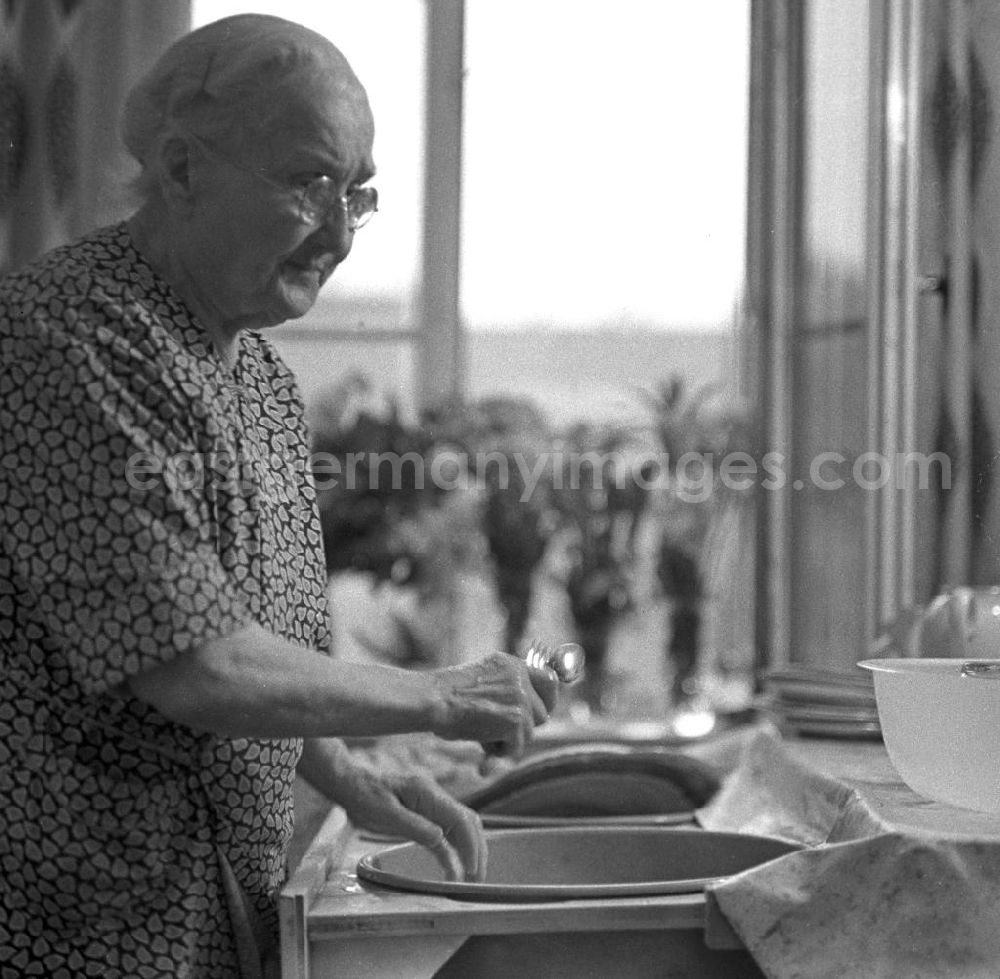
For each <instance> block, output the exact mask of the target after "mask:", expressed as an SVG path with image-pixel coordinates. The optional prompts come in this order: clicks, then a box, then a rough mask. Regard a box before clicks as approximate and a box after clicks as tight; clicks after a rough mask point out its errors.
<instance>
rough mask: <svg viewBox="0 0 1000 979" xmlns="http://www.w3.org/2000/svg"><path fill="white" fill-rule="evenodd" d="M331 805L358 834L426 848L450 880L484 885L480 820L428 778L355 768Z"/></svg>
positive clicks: (342, 780)
mask: <svg viewBox="0 0 1000 979" xmlns="http://www.w3.org/2000/svg"><path fill="white" fill-rule="evenodd" d="M335 801H336V802H337V803H338V804H339V805H340V806H342V807H343V809H344V811H345V812H346V813H347V816H348V818H349V819H350V820H351V822H352V823H353V824H354V825H355V826H357V827H358V828H359V829H366V830H369V831H370V832H373V833H379V834H384V835H387V836H402V837H405V838H407V839H410V840H413V841H414V842H415V843H419V844H420V845H421V846H424V847H426V848H427V849H428V850H430V851H431V853H433V854H434V857H435V858H436V859H437V861H438V862H439V863H440V864H441V866H442V867H443V868H444V871H445V873H446V874H447V875H448V879H449V880H461V879H464V880H470V881H482V880H483V879H485V877H486V838H485V836H484V834H483V825H482V822H481V821H480V819H479V815H478V814H477V813H475V812H473V811H472V810H471V809H469V808H468V807H467V806H463V805H462V804H461V803H460V802H458V801H457V800H456V799H454V798H453V797H452V796H450V795H448V793H447V792H445V791H444V790H443V789H442V788H441V787H440V786H439V785H438V784H437V783H436V782H435V781H434V779H432V778H431V777H430V776H428V775H377V774H375V773H374V772H370V771H368V770H367V769H364V768H361V767H358V768H355V769H354V770H353V771H352V772H351V773H350V775H349V777H346V778H343V777H342V778H340V779H338V784H337V788H336V798H335Z"/></svg>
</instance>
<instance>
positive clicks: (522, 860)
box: [358, 826, 800, 901]
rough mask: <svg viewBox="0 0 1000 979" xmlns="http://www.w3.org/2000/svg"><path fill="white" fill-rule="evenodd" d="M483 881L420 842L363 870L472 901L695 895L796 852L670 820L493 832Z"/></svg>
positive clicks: (374, 857) (371, 857) (375, 877)
mask: <svg viewBox="0 0 1000 979" xmlns="http://www.w3.org/2000/svg"><path fill="white" fill-rule="evenodd" d="M487 841H488V845H489V865H488V871H487V878H486V880H485V881H483V882H478V883H477V882H467V881H449V880H445V879H444V874H443V871H442V870H441V867H440V866H439V865H438V863H437V861H436V860H435V859H434V857H433V856H432V855H431V854H430V853H428V852H427V850H425V849H424V848H423V847H420V846H417V845H416V844H415V843H405V844H402V845H400V846H393V847H389V848H388V849H386V850H382V851H380V852H378V853H371V854H368V855H367V856H365V857H363V858H362V859H361V860H360V861H359V863H358V876H359V877H362V878H364V879H365V880H369V881H372V882H374V883H377V884H384V885H387V886H389V887H396V888H401V889H403V890H408V891H420V892H424V893H430V894H443V895H448V896H452V897H461V898H467V899H472V900H476V899H479V900H496V901H539V900H563V899H570V898H597V897H631V896H640V895H647V894H691V893H698V892H699V891H702V890H704V888H705V886H706V885H707V884H709V883H711V882H712V881H714V880H717V879H718V878H720V877H726V876H730V875H732V874H736V873H739V872H740V871H742V870H747V869H749V868H750V867H754V866H757V865H758V864H762V863H766V862H767V861H769V860H773V859H775V858H776V857H780V856H784V855H785V854H786V853H791V852H792V851H794V850H798V849H799V848H800V847H799V846H798V845H797V844H794V843H788V842H785V841H783V840H777V839H773V838H771V837H766V836H752V835H748V834H743V833H715V832H709V831H708V830H701V829H687V828H684V829H680V828H674V827H665V826H629V827H623V826H588V827H576V826H573V827H561V828H549V827H546V828H531V829H517V830H493V831H490V832H488V833H487Z"/></svg>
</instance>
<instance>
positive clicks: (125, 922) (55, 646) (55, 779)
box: [0, 225, 329, 979]
mask: <svg viewBox="0 0 1000 979" xmlns="http://www.w3.org/2000/svg"><path fill="white" fill-rule="evenodd" d="M302 415H303V413H302V405H301V401H300V398H299V396H298V393H297V390H296V388H295V384H294V381H293V378H292V376H291V374H290V373H289V372H288V370H287V368H285V367H284V365H283V364H282V363H281V362H280V360H279V358H278V357H277V355H276V354H275V352H274V351H273V348H272V347H271V346H270V345H269V344H268V342H267V341H266V340H264V339H263V338H262V337H260V336H258V335H256V334H253V333H245V334H243V335H242V337H241V347H240V353H239V360H238V363H237V365H236V368H235V370H234V371H233V372H231V373H230V372H227V371H226V370H225V368H224V367H223V366H222V364H221V363H220V361H219V360H218V358H217V357H216V355H215V353H214V350H213V348H212V346H211V343H210V341H209V339H208V337H207V335H206V334H205V332H204V330H203V329H202V327H201V326H200V325H199V324H198V322H197V321H196V320H195V318H194V317H193V316H192V314H191V313H190V312H189V311H188V310H187V309H186V308H185V307H184V305H183V304H182V303H181V302H180V300H179V299H178V298H177V296H176V295H175V294H174V293H173V292H172V291H171V289H170V288H169V286H167V285H166V283H164V282H163V281H162V280H161V279H160V278H159V277H158V276H157V275H156V274H155V272H154V271H153V270H152V269H151V268H150V266H149V265H148V264H147V263H146V262H145V261H144V259H143V258H142V257H141V255H139V254H138V252H137V251H136V249H135V248H134V246H133V243H132V241H131V239H130V237H129V235H128V232H127V230H126V228H125V226H124V225H117V226H115V227H112V228H108V229H104V230H102V231H99V232H97V233H95V234H93V235H91V236H89V237H88V238H85V239H83V240H81V241H80V242H77V243H75V244H73V245H69V246H65V247H63V248H60V249H57V250H56V251H54V252H52V253H50V254H49V255H48V256H46V257H44V258H43V259H41V260H39V261H38V262H37V263H35V264H34V265H32V266H30V267H28V268H27V269H25V270H23V271H21V272H18V273H15V274H13V275H11V276H8V277H7V278H6V279H2V280H0V657H2V663H0V976H2V977H14V976H17V977H24V976H32V975H44V976H49V977H70V976H74V977H75V976H90V975H94V976H102V977H104V976H122V977H129V979H141V977H156V976H170V977H178V976H185V977H192V979H193V977H206V979H207V977H211V979H226V977H229V976H237V975H238V974H239V973H238V965H237V958H236V953H235V949H234V946H233V937H232V928H231V926H230V922H229V917H228V913H227V910H226V904H225V899H224V895H223V891H222V885H221V881H220V871H219V866H218V860H217V858H216V856H215V847H216V846H217V845H218V846H221V848H222V850H223V852H224V853H225V854H226V856H227V858H228V861H229V863H230V864H231V865H232V867H233V869H234V871H235V873H236V876H237V877H238V878H239V880H240V882H241V884H242V885H243V887H244V889H245V891H246V892H247V894H248V896H249V897H250V899H251V900H252V902H253V903H254V905H255V906H256V908H257V909H258V910H259V911H260V912H261V913H262V915H263V916H264V918H265V920H266V921H267V922H268V923H269V925H270V927H271V928H272V929H274V928H276V915H275V906H274V901H275V896H276V892H277V890H278V888H279V887H280V886H281V884H282V882H283V879H284V875H285V850H286V847H287V844H288V841H289V838H290V835H291V824H292V793H291V788H292V781H293V777H294V767H295V764H296V762H297V759H298V756H299V753H300V751H301V743H300V742H298V741H296V740H286V741H254V740H242V739H241V740H227V739H225V738H222V737H217V736H215V735H209V734H205V733H203V732H196V731H194V730H192V729H190V728H186V727H184V726H181V725H178V724H174V723H172V722H171V721H169V720H167V719H166V718H165V717H164V716H162V715H161V714H159V713H158V712H157V711H156V710H155V709H153V708H152V707H148V706H146V705H145V704H143V703H141V702H139V701H137V700H135V699H134V698H132V697H130V696H128V694H127V692H125V689H124V687H123V682H124V681H125V680H126V678H127V677H129V676H130V675H133V674H134V673H136V672H137V671H140V670H143V669H146V668H148V667H151V666H153V665H155V664H158V663H163V662H167V661H169V660H171V659H172V658H173V657H174V656H176V655H177V654H179V653H181V652H183V651H185V650H187V649H190V648H192V647H194V646H197V645H198V644H201V643H204V642H205V641H207V640H210V639H212V638H213V637H218V636H223V635H227V634H231V633H232V632H234V631H236V630H238V629H240V628H241V627H243V626H244V625H246V624H248V623H250V622H252V621H256V622H259V623H260V624H262V625H263V626H264V627H266V628H268V629H270V630H271V631H273V632H274V633H276V634H278V635H280V636H282V637H284V638H286V639H288V640H289V641H291V642H292V643H294V644H296V645H299V646H302V647H303V648H304V650H305V649H320V650H327V649H328V648H329V634H328V626H327V611H326V600H325V572H324V567H323V561H322V545H321V540H320V529H319V523H318V519H317V515H316V506H315V495H314V492H313V489H312V486H311V482H310V477H309V475H308V471H307V460H308V443H307V438H306V434H305V431H304V425H303V420H302ZM303 655H308V654H307V653H306V652H304V653H303Z"/></svg>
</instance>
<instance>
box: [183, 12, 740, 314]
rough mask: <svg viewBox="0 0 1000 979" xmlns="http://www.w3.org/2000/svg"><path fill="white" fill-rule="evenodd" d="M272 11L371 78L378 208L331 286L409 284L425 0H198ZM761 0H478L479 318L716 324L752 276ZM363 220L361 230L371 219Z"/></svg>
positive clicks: (474, 62)
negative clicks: (749, 132) (748, 216)
mask: <svg viewBox="0 0 1000 979" xmlns="http://www.w3.org/2000/svg"><path fill="white" fill-rule="evenodd" d="M193 7H194V17H195V24H201V23H205V22H207V21H210V20H215V19H217V18H218V17H223V16H227V15H229V14H232V13H237V12H240V11H248V10H252V11H259V12H268V13H276V14H279V15H280V16H283V17H288V18H289V19H292V20H298V21H300V22H301V23H304V24H307V25H308V26H310V27H312V28H314V29H316V30H318V31H320V32H321V33H324V34H326V35H327V36H329V37H330V38H331V39H332V40H333V41H334V42H335V43H336V44H337V45H338V46H339V47H340V48H342V50H343V51H344V53H345V54H346V55H347V57H348V59H349V60H350V61H351V63H352V65H353V66H354V68H355V71H356V72H357V74H358V76H359V77H360V78H361V80H362V82H363V83H364V84H365V86H366V87H367V88H368V92H369V96H370V99H371V102H372V107H373V110H374V113H375V119H376V125H377V136H376V145H375V155H376V162H377V163H378V167H379V174H378V176H377V178H376V181H375V183H376V184H377V186H378V188H379V195H380V205H381V207H382V209H381V210H380V212H379V214H378V215H377V217H376V218H375V219H374V220H373V221H372V223H371V224H370V225H368V226H367V227H366V228H365V229H364V231H363V232H361V233H359V237H358V241H357V243H356V245H355V249H354V253H353V254H352V256H351V258H350V260H349V261H348V262H347V263H345V265H344V266H343V267H342V268H341V269H339V270H338V272H337V275H336V276H335V277H334V286H333V288H334V289H335V290H338V291H339V290H345V291H351V292H355V291H358V292H365V293H371V292H376V293H380V294H384V293H400V292H402V293H404V294H408V293H409V292H410V291H411V290H412V286H413V282H414V278H415V274H416V269H417V267H418V259H419V215H420V200H421V179H420V166H421V145H422V140H423V129H422V105H423V97H422V86H423V69H422V60H423V25H424V0H365V2H364V3H358V2H356V0H350V2H348V0H281V2H259V3H247V2H245V0H194V3H193ZM748 21H749V0H708V2H706V0H702V2H691V0H467V14H466V66H467V74H466V100H465V146H464V163H465V177H464V200H463V208H464V211H463V229H464V231H463V252H464V258H463V266H462V303H463V312H464V315H465V317H466V319H467V320H468V321H469V323H470V325H471V326H473V327H474V328H475V327H487V326H490V325H493V324H503V325H517V324H523V323H529V322H539V321H551V322H553V323H557V324H560V325H573V326H586V325H590V324H594V325H600V324H606V323H617V322H621V321H623V320H624V321H628V322H637V323H642V324H644V325H659V326H666V327H669V326H676V327H699V326H704V327H716V326H719V325H720V324H724V323H727V322H728V321H729V320H730V318H731V314H732V311H733V307H734V303H735V301H736V298H737V295H738V290H739V283H740V280H741V277H742V261H743V229H744V210H745V185H746V181H745V169H746V111H747V70H748V51H749V37H748V30H749V26H748ZM362 235H363V237H362Z"/></svg>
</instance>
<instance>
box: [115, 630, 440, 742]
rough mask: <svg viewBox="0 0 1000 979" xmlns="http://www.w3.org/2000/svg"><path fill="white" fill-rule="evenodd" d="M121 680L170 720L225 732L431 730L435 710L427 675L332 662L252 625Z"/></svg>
mask: <svg viewBox="0 0 1000 979" xmlns="http://www.w3.org/2000/svg"><path fill="white" fill-rule="evenodd" d="M128 686H129V689H130V691H131V693H132V694H133V695H134V696H135V697H138V698H139V699H140V700H143V701H145V702H147V703H149V704H151V705H152V706H154V707H155V708H157V710H159V711H160V713H162V714H163V715H164V716H166V717H168V718H170V719H171V720H173V721H177V722H179V723H182V724H186V725H188V726H190V727H193V728H196V729H199V730H205V731H211V732H213V733H215V734H220V735H223V736H225V737H253V738H284V737H307V738H309V737H350V736H372V735H380V734H397V733H401V732H405V731H431V730H434V729H435V728H436V727H439V726H440V714H441V712H442V710H443V708H444V704H443V700H442V697H441V693H440V691H439V687H438V686H437V685H436V684H435V683H434V681H433V679H432V678H431V677H430V676H429V675H428V674H426V673H419V672H414V671H408V670H401V669H396V668H394V667H388V666H377V665H362V664H356V663H349V662H344V661H341V660H337V659H333V658H331V657H329V656H325V655H323V654H321V653H319V652H316V651H315V650H309V649H303V648H301V647H298V646H294V645H292V644H291V643H288V642H286V641H284V640H282V639H280V638H278V637H276V636H274V635H272V634H271V633H269V632H267V631H266V630H265V629H263V628H261V627H260V626H257V625H252V626H249V627H247V628H245V629H243V630H241V631H240V632H238V633H236V634H234V635H232V636H229V637H225V638H220V639H215V640H212V641H210V642H208V643H205V644H204V645H203V646H201V647H199V648H198V649H194V650H190V651H188V652H186V653H184V654H181V655H179V656H178V657H176V658H175V659H173V660H171V661H170V662H168V663H164V664H161V665H158V666H155V667H153V668H151V669H149V670H146V671H144V672H142V673H140V674H137V675H136V676H134V677H132V678H131V679H130V680H129V683H128Z"/></svg>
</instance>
